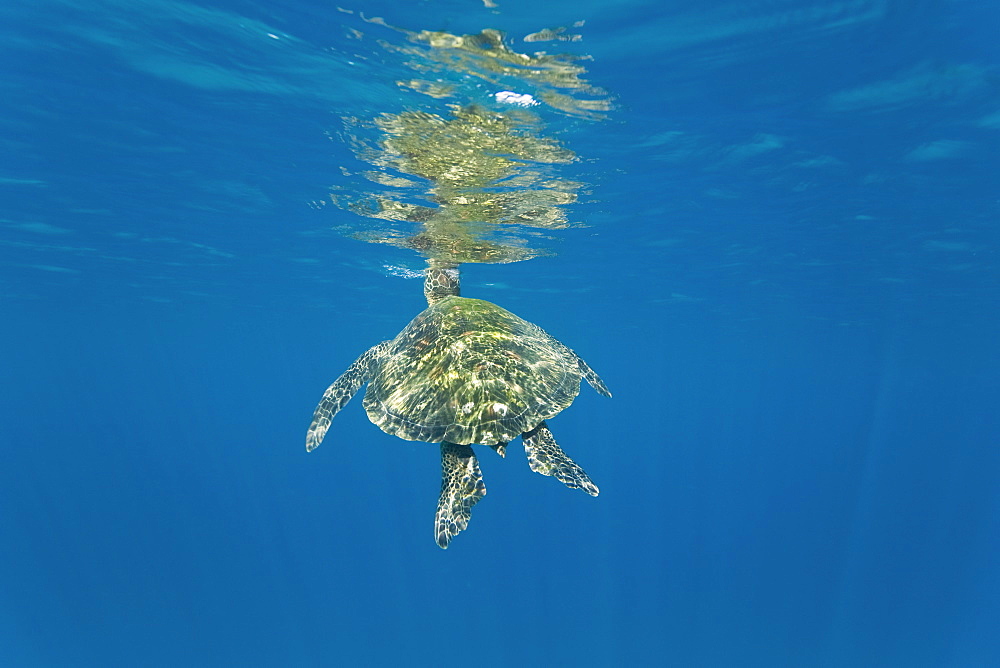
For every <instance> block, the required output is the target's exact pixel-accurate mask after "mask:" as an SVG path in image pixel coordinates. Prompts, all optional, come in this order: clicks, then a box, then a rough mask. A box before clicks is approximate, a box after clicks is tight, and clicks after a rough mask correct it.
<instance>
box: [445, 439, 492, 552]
mask: <svg viewBox="0 0 1000 668" xmlns="http://www.w3.org/2000/svg"><path fill="white" fill-rule="evenodd" d="M484 496H486V485H485V484H484V483H483V473H482V471H480V470H479V462H478V461H477V460H476V455H475V453H474V452H473V451H472V447H471V446H468V445H456V444H454V443H448V442H447V441H445V442H444V443H442V444H441V496H440V497H439V498H438V507H437V514H436V515H435V516H434V537H435V538H436V539H437V544H438V545H439V546H440V547H441V548H443V549H447V548H448V543H449V542H451V539H452V538H454V537H455V536H457V535H458V534H459V532H461V531H464V530H465V528H466V527H468V526H469V520H470V519H472V506H474V505H476V504H477V503H479V499H481V498H483V497H484Z"/></svg>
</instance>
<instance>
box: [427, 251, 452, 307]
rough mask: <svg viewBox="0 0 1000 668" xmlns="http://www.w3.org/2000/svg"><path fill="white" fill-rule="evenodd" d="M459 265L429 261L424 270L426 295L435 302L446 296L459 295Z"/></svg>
mask: <svg viewBox="0 0 1000 668" xmlns="http://www.w3.org/2000/svg"><path fill="white" fill-rule="evenodd" d="M458 294H459V280H458V265H457V264H449V263H445V262H434V261H431V262H428V263H427V270H426V271H425V272H424V297H427V303H428V304H433V303H434V302H437V301H440V300H442V299H444V298H445V297H452V296H456V297H457V296H458Z"/></svg>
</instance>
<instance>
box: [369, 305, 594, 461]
mask: <svg viewBox="0 0 1000 668" xmlns="http://www.w3.org/2000/svg"><path fill="white" fill-rule="evenodd" d="M580 365H581V362H580V360H579V358H578V357H577V356H576V354H575V353H574V352H573V351H572V350H570V349H568V348H566V347H565V346H564V345H563V344H561V343H560V342H559V341H557V340H555V339H554V338H552V337H551V336H549V335H548V334H546V333H545V331H544V330H542V329H541V328H540V327H538V326H537V325H533V324H531V323H530V322H527V321H526V320H522V319H521V318H519V317H517V316H516V315H514V314H513V313H511V312H510V311H507V310H505V309H502V308H500V307H499V306H497V305H496V304H492V303H490V302H487V301H483V300H481V299H467V298H465V297H456V296H451V297H446V298H444V299H442V300H440V301H438V302H437V303H434V304H432V305H431V306H429V307H428V308H427V309H426V310H424V311H423V312H422V313H421V314H420V315H418V316H417V317H416V318H414V319H413V321H412V322H410V324H409V325H407V326H406V328H405V329H404V330H403V331H402V332H400V333H399V335H398V336H397V337H396V338H395V339H393V340H392V342H391V343H390V344H389V349H388V350H386V352H385V354H384V355H383V356H382V359H381V363H380V364H379V366H378V369H377V370H375V372H374V375H373V377H372V379H371V380H370V382H369V384H368V391H367V392H366V394H365V399H364V406H365V410H366V411H367V413H368V417H369V419H371V421H372V422H374V423H375V424H377V425H378V426H379V427H381V429H382V430H383V431H385V432H386V433H388V434H393V435H395V436H398V437H400V438H403V439H407V440H411V441H427V442H430V443H438V442H441V441H448V442H451V443H457V444H471V443H481V444H486V445H493V444H496V443H506V442H508V441H510V440H512V439H514V438H515V437H517V436H520V435H521V434H522V433H523V432H527V431H530V430H531V429H533V428H534V427H536V426H537V425H538V424H539V423H540V422H541V421H542V420H546V419H548V418H551V417H553V416H554V415H556V414H557V413H559V412H560V411H561V410H563V409H564V408H566V407H567V406H569V405H570V404H571V403H573V399H575V398H576V395H577V394H578V393H579V392H580V379H581V377H582V373H581V366H580Z"/></svg>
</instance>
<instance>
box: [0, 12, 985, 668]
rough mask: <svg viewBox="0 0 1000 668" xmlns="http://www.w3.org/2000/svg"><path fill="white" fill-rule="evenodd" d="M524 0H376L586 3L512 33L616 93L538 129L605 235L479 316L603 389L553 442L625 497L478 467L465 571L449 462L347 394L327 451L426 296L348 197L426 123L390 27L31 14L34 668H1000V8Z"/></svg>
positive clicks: (488, 278) (24, 458)
mask: <svg viewBox="0 0 1000 668" xmlns="http://www.w3.org/2000/svg"><path fill="white" fill-rule="evenodd" d="M499 5H500V6H499V8H497V9H492V10H491V9H488V8H485V7H483V5H482V3H480V2H474V1H473V0H467V1H463V2H457V1H454V0H451V1H447V2H392V3H389V2H366V3H362V4H361V5H355V6H347V7H346V8H347V9H352V10H356V11H363V12H365V14H366V15H368V16H382V17H384V18H385V19H386V20H387V21H388V22H390V23H392V24H395V25H399V26H402V27H405V28H408V29H413V30H420V29H434V30H438V29H440V30H449V31H451V32H454V33H464V32H477V31H479V30H480V29H482V28H484V27H494V28H498V29H501V30H504V31H506V32H508V33H510V35H511V36H512V38H515V39H519V38H520V37H521V36H523V35H525V34H527V33H529V32H534V31H537V30H539V29H541V28H545V27H552V26H557V25H568V24H570V23H572V22H573V21H578V20H586V24H585V26H584V27H583V28H581V29H579V30H578V32H581V33H582V34H583V35H584V38H583V40H582V41H581V42H576V43H563V44H559V43H548V44H539V45H524V44H523V43H521V42H519V41H516V42H514V43H515V47H516V48H519V49H526V48H527V47H528V46H531V47H534V48H546V49H549V50H563V49H565V50H567V51H570V52H573V53H579V54H589V55H591V56H593V60H592V61H589V62H587V63H586V64H587V66H588V69H589V70H590V75H589V76H590V79H591V80H592V81H593V82H594V83H596V84H598V85H600V86H602V87H604V88H606V89H607V90H609V91H611V92H612V93H613V94H614V95H615V97H616V100H617V108H616V110H615V111H614V112H612V113H611V114H610V116H609V118H608V119H607V120H605V121H602V122H590V121H579V120H573V119H569V118H566V117H563V116H559V115H558V114H555V113H553V112H551V111H548V112H545V111H543V112H541V113H543V114H547V115H545V120H546V122H547V123H548V124H549V127H550V128H551V129H552V131H553V132H558V133H559V136H560V138H561V139H562V140H563V141H564V142H565V143H566V144H567V145H568V146H570V147H571V148H572V149H573V150H574V151H576V152H577V153H578V154H579V155H580V156H581V157H582V158H583V159H584V160H583V161H581V162H579V163H577V164H574V165H571V166H568V167H566V172H565V173H566V175H567V178H579V179H581V180H584V181H587V182H589V183H590V184H591V186H590V195H588V196H587V197H585V198H583V200H582V201H581V202H579V203H577V204H576V205H574V206H573V208H572V216H571V217H572V218H573V219H574V220H577V221H581V222H585V223H587V225H588V226H587V227H578V228H574V229H570V230H566V231H564V232H561V233H559V234H558V239H557V240H555V241H554V242H553V248H554V250H555V251H556V252H557V254H556V255H554V256H553V257H548V258H540V259H536V260H532V261H529V262H525V263H520V264H512V265H503V266H496V265H492V266H487V265H478V266H471V267H467V268H466V271H465V291H464V293H465V294H466V295H469V296H477V297H483V298H486V299H491V300H495V301H497V302H498V303H500V304H501V305H503V306H505V307H506V308H509V309H511V310H513V311H514V312H516V313H518V314H519V315H521V316H522V317H525V318H527V319H529V320H531V321H533V322H536V323H538V324H540V325H541V326H543V327H545V328H546V329H547V330H548V331H550V332H551V333H552V334H554V335H555V336H557V337H558V338H560V339H561V340H563V341H565V342H566V343H567V344H568V345H570V346H572V347H573V348H575V349H576V350H577V351H579V352H580V353H581V354H582V355H583V356H585V357H586V358H587V360H588V361H589V362H590V363H591V365H592V366H594V367H595V369H597V370H598V372H600V373H601V374H602V376H603V377H604V379H605V380H606V381H607V383H608V384H609V386H610V387H611V388H612V390H613V391H614V392H615V396H614V398H613V399H612V400H607V399H604V398H602V397H598V396H597V395H596V394H595V393H593V392H592V391H590V390H589V388H584V390H583V392H582V393H581V396H580V397H579V399H578V400H577V402H576V403H575V404H574V406H573V407H572V408H570V409H568V410H567V411H566V412H564V413H563V414H562V415H560V416H559V417H557V418H556V419H554V420H552V427H553V429H554V431H555V432H556V435H557V437H558V438H559V440H560V443H561V444H562V445H563V446H564V447H565V449H566V450H567V452H569V453H570V454H571V455H572V456H573V457H574V458H575V459H576V460H577V461H578V462H579V463H581V464H582V465H583V466H584V467H585V468H586V469H587V471H588V473H590V474H591V476H592V477H593V478H594V479H595V481H596V482H597V483H598V484H599V485H600V486H601V490H602V493H601V496H600V497H599V498H597V499H592V498H588V497H586V496H585V495H583V494H580V493H578V492H571V491H569V490H567V489H565V488H564V487H562V486H561V485H559V484H558V483H557V482H555V481H554V480H551V479H547V478H543V477H541V476H538V475H536V474H533V473H531V471H530V470H529V469H528V467H527V466H526V465H525V463H524V461H523V459H522V457H521V455H520V454H519V452H518V450H519V448H518V447H512V448H511V452H510V454H509V455H508V457H507V459H506V460H501V459H499V458H497V457H495V456H492V453H490V452H489V451H487V452H485V453H481V460H480V461H481V464H482V467H483V470H484V475H485V477H486V483H487V486H488V488H489V495H488V496H487V498H486V499H485V500H484V501H483V502H482V503H480V504H479V505H478V506H477V507H476V509H475V513H474V517H473V521H472V524H471V525H470V528H469V530H468V531H466V532H465V533H463V534H461V535H460V536H459V537H458V538H457V539H456V540H455V542H454V543H453V544H452V547H451V548H450V549H449V550H448V551H446V552H443V551H441V550H439V549H438V548H437V547H436V546H435V545H434V542H433V538H432V531H431V529H432V517H433V512H434V504H435V502H436V498H437V493H438V485H439V463H438V455H437V448H436V447H435V446H431V445H425V444H420V443H410V442H404V441H400V440H397V439H394V438H391V437H389V436H386V435H385V434H383V433H382V432H380V431H379V430H378V429H377V428H375V427H374V426H372V425H371V424H370V423H368V421H367V419H366V418H365V416H364V413H363V410H362V409H361V407H360V402H359V401H357V400H356V401H355V402H353V403H351V404H349V405H348V407H347V408H346V409H345V410H344V411H343V412H342V413H341V414H340V415H339V416H338V417H337V420H336V421H335V423H334V425H333V429H332V430H331V433H330V436H328V438H327V441H326V442H325V443H324V445H323V447H322V448H320V449H319V450H318V451H317V452H315V453H312V454H310V455H308V456H307V455H306V453H305V452H304V449H303V438H304V431H305V427H306V425H307V424H308V421H309V417H310V415H311V412H312V409H313V407H314V406H315V404H316V402H317V400H318V398H319V396H320V395H321V393H322V391H323V389H324V388H325V387H326V385H327V384H328V383H329V382H330V381H332V380H333V378H335V377H336V376H337V374H339V373H340V372H341V371H342V370H343V369H344V368H346V366H347V365H348V364H349V363H350V361H351V360H353V359H354V357H355V356H356V355H358V354H359V353H360V352H361V351H363V350H364V349H366V348H367V347H369V346H370V345H372V344H373V343H375V342H377V341H380V340H382V339H385V338H388V337H391V336H393V335H394V334H395V333H396V332H397V331H398V330H399V329H400V328H401V327H402V326H403V325H405V323H406V322H407V321H408V320H409V319H410V318H411V317H412V316H413V315H415V314H416V313H417V312H418V311H419V310H420V309H421V308H422V297H421V294H420V285H419V282H418V281H415V280H405V279H403V278H400V277H398V276H396V275H395V274H394V273H393V271H394V270H392V269H391V267H399V266H402V267H407V268H410V269H419V267H420V259H419V258H417V257H416V256H415V255H413V254H412V253H410V252H408V251H404V250H400V249H394V248H391V247H388V246H375V245H365V244H362V243H360V242H357V241H353V240H350V239H347V238H345V237H343V236H341V235H339V234H337V233H335V232H333V231H331V230H330V228H332V227H333V226H336V225H344V224H358V223H360V222H361V221H360V220H359V219H352V217H351V216H350V214H348V213H346V212H344V211H342V210H339V209H335V208H334V207H332V206H322V205H320V204H319V202H322V201H324V199H325V198H326V195H327V192H328V191H329V188H330V187H331V186H337V187H346V188H351V187H359V182H356V181H351V180H350V179H347V177H345V176H344V175H343V174H342V172H341V169H340V168H341V166H345V165H346V166H347V167H348V168H349V169H357V168H358V163H357V161H356V159H355V158H354V157H353V155H352V154H351V152H350V150H349V149H348V147H347V146H346V145H345V144H344V142H343V141H342V140H341V138H340V137H339V136H338V135H337V132H338V131H339V130H340V128H341V120H340V119H341V118H342V117H344V116H355V117H359V118H368V117H371V116H373V115H375V114H377V113H380V112H383V111H398V110H401V109H404V108H407V105H410V104H413V103H414V99H413V98H411V97H407V94H406V93H404V92H402V91H400V90H399V89H398V88H397V87H396V86H395V84H394V82H395V81H396V80H397V79H399V78H402V77H404V76H411V74H408V72H409V71H408V70H406V69H405V68H404V67H403V65H402V63H401V61H400V60H399V59H398V58H394V57H392V56H391V54H388V53H387V52H385V51H384V50H383V49H381V48H380V47H379V46H378V45H377V42H376V40H378V39H383V40H388V41H389V42H390V43H400V42H401V38H400V36H399V35H398V34H396V33H393V32H391V31H389V30H387V29H385V28H381V27H380V26H377V25H373V24H370V23H366V22H364V21H362V20H360V19H359V17H358V16H357V15H356V14H348V13H345V12H341V11H338V10H337V9H336V7H335V6H334V5H324V4H322V3H311V2H287V3H266V2H221V1H220V2H201V3H187V2H171V1H169V0H129V1H128V2H126V1H125V0H119V1H114V0H105V1H94V0H88V1H86V2H84V1H83V0H36V1H35V2H32V3H27V2H24V3H20V2H15V3H7V4H5V5H4V6H3V8H2V9H0V17H2V18H3V23H4V28H3V29H2V33H0V39H2V43H3V52H4V56H3V58H2V59H0V67H2V68H3V69H2V78H0V98H2V99H3V100H4V103H3V104H2V105H0V110H2V111H0V127H2V132H0V142H2V145H0V201H2V211H0V388H2V394H0V447H2V452H3V458H2V463H0V663H3V664H5V665H24V666H33V665H102V666H105V665H122V666H134V665H151V666H176V665H331V664H335V663H340V664H358V665H360V664H362V663H363V664H367V665H377V664H389V663H405V664H408V665H421V664H431V663H435V664H437V665H466V664H468V663H470V662H477V663H480V664H484V665H564V664H565V665H569V664H576V665H595V666H597V665H675V666H989V665H1000V642H998V640H997V638H996V633H995V631H996V628H998V625H1000V570H998V567H997V564H998V552H1000V550H998V548H1000V545H998V543H1000V539H998V536H1000V519H998V518H1000V492H998V489H1000V488H998V483H997V480H998V473H1000V455H998V448H997V444H998V442H1000V411H998V410H997V406H998V402H1000V381H998V375H1000V354H998V346H997V340H998V330H1000V306H998V300H997V294H998V288H1000V257H998V250H997V249H998V242H1000V232H998V229H1000V226H998V222H1000V220H998V217H1000V158H998V155H1000V151H998V149H1000V69H998V65H1000V48H998V47H997V42H996V29H995V27H996V25H1000V10H998V9H997V7H996V6H995V5H994V4H993V3H989V2H985V1H981V2H949V1H946V0H934V1H931V0H916V1H910V2H905V3H904V2H893V1H889V0H881V1H880V0H857V1H853V2H847V1H846V0H845V1H843V2H820V1H819V0H816V1H815V2H803V1H797V0H771V1H766V2H765V1H763V0H760V1H757V2H739V3H737V2H732V3H727V2H715V1H712V2H703V3H698V4H696V5H692V4H691V3H681V2H664V3H650V2H615V3H599V2H594V1H592V0H591V1H589V2H583V3H581V2H567V1H565V0H557V1H555V2H551V3H544V4H543V3H529V2H523V1H521V0H517V1H509V0H501V1H500V2H499ZM351 30H357V31H360V32H361V33H363V37H362V38H361V39H354V38H352V37H351V34H352V33H351V32H350V31H351ZM483 92H484V95H488V94H490V93H492V92H493V91H492V90H489V89H488V88H484V89H483ZM327 133H330V135H331V136H330V137H329V138H328V137H327ZM331 139H332V141H331ZM514 445H515V446H516V444H514ZM991 629H992V630H991Z"/></svg>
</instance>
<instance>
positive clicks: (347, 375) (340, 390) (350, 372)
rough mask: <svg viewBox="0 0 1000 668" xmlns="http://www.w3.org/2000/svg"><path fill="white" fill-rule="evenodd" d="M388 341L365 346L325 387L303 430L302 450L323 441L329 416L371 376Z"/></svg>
mask: <svg viewBox="0 0 1000 668" xmlns="http://www.w3.org/2000/svg"><path fill="white" fill-rule="evenodd" d="M390 343H391V341H383V342H382V343H379V344H378V345H375V346H372V347H371V348H369V349H368V350H366V351H365V352H364V354H362V355H361V357H359V358H358V359H356V360H354V364H352V365H351V366H349V367H347V371H345V372H344V373H342V374H341V375H340V378H338V379H337V380H335V381H333V384H332V385H330V387H328V388H326V392H324V393H323V398H322V399H320V402H319V406H317V407H316V410H315V411H314V412H313V419H312V423H311V424H310V425H309V431H307V432H306V452H312V451H313V450H315V449H316V448H317V447H318V446H319V444H320V443H322V442H323V437H324V436H326V430H327V429H329V428H330V423H331V422H332V421H333V417H334V416H335V415H336V414H337V413H338V412H339V411H340V409H341V408H343V407H344V404H346V403H347V402H348V401H350V400H351V397H353V396H354V395H355V393H356V392H357V391H358V390H359V389H361V386H362V385H364V384H365V383H367V382H368V381H369V380H371V377H372V373H373V372H374V370H375V369H376V368H377V367H378V365H379V361H380V360H381V358H382V356H383V355H384V354H385V351H386V350H388V348H389V344H390Z"/></svg>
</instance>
